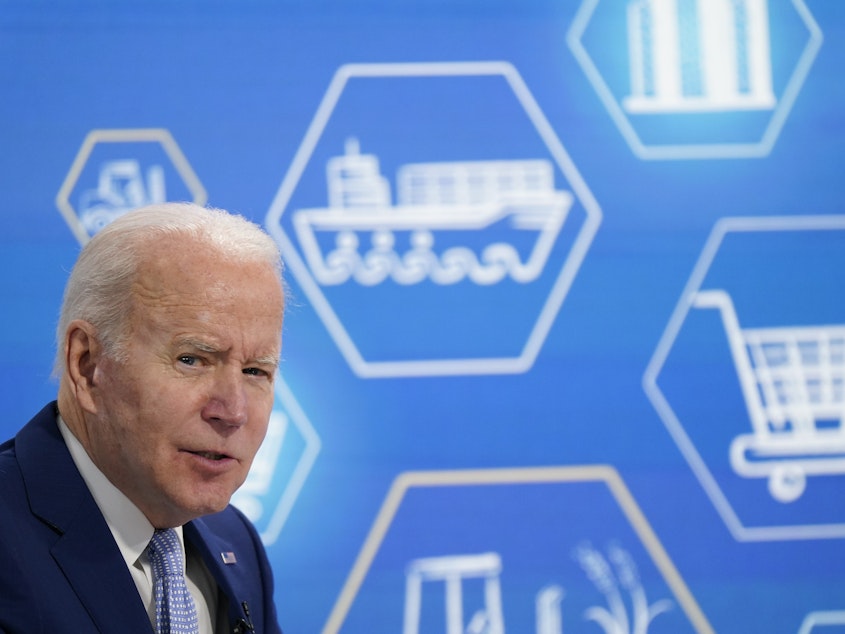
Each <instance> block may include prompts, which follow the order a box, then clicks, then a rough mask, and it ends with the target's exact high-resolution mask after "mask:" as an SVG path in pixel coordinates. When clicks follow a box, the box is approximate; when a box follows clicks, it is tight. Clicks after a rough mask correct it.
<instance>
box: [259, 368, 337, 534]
mask: <svg viewBox="0 0 845 634" xmlns="http://www.w3.org/2000/svg"><path fill="white" fill-rule="evenodd" d="M275 391H276V396H277V397H278V398H279V400H281V401H282V404H283V405H284V409H285V411H286V412H287V413H288V414H289V415H290V420H291V422H292V423H293V424H294V426H295V427H296V428H297V430H298V431H299V433H300V434H301V435H302V439H303V441H304V442H305V449H304V450H303V452H302V455H301V456H300V457H299V460H297V462H296V466H295V467H294V469H293V473H291V476H290V479H289V480H288V482H287V484H286V485H285V488H284V491H283V492H282V495H281V496H280V498H279V501H278V503H277V504H276V508H275V510H274V511H273V515H272V516H271V518H270V521H269V522H268V523H267V527H266V528H265V529H264V530H263V531H261V533H260V535H261V541H262V542H263V543H264V545H265V546H269V545H270V544H273V543H274V542H275V541H276V539H278V537H279V533H281V532H282V528H283V527H284V525H285V522H287V520H288V517H289V516H290V512H291V509H292V508H293V504H294V502H296V499H297V498H298V497H299V494H300V492H301V491H302V486H303V485H304V484H305V480H306V479H307V478H308V474H309V473H310V472H311V469H312V467H313V466H314V463H315V462H316V460H317V454H319V453H320V449H321V447H322V441H321V440H320V435H319V434H318V433H317V430H316V429H314V427H313V426H312V425H311V422H310V421H309V420H308V417H307V416H306V415H305V412H304V411H303V410H302V408H301V407H300V406H299V403H298V402H297V400H296V398H294V395H293V392H291V390H290V388H289V387H288V385H287V383H285V381H284V379H282V378H281V376H279V377H278V378H277V380H276V386H275Z"/></svg>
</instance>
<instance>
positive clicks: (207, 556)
mask: <svg viewBox="0 0 845 634" xmlns="http://www.w3.org/2000/svg"><path fill="white" fill-rule="evenodd" d="M183 530H184V533H185V539H186V540H187V541H188V542H190V543H191V545H192V546H193V547H194V548H196V549H197V552H199V553H200V555H201V556H202V560H203V562H204V563H205V565H206V567H207V568H208V570H209V572H210V573H211V574H212V576H213V577H214V580H215V581H216V582H217V585H218V587H219V588H220V590H221V591H222V593H223V594H224V595H225V597H226V599H227V601H228V614H229V618H228V623H229V624H230V626H232V625H234V624H235V623H236V622H237V621H239V620H241V619H244V618H245V615H244V612H243V608H242V607H241V604H242V602H243V601H244V600H246V599H247V597H245V596H241V595H240V594H239V593H238V588H240V589H243V588H245V587H248V583H247V571H246V570H244V569H243V567H242V566H241V565H240V564H239V563H238V562H237V547H235V546H233V545H232V544H231V543H230V542H228V541H227V540H225V539H222V538H221V537H219V536H217V535H215V534H214V533H212V532H211V530H209V528H208V527H207V526H206V525H205V522H203V521H202V519H199V520H194V521H193V522H189V523H188V524H185V526H184V529H183ZM229 553H233V554H234V559H235V560H234V561H232V560H231V558H230V557H229ZM224 555H226V561H224ZM227 561H228V562H229V563H227ZM241 594H242V593H241Z"/></svg>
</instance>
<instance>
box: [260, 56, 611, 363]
mask: <svg viewBox="0 0 845 634" xmlns="http://www.w3.org/2000/svg"><path fill="white" fill-rule="evenodd" d="M462 75H467V76H484V75H487V76H489V75H500V76H502V77H504V79H505V80H506V81H507V82H508V85H509V86H510V87H511V89H512V90H513V91H514V95H515V96H516V98H517V100H518V101H519V103H520V105H521V106H522V107H523V108H524V109H525V111H526V114H527V115H528V118H529V120H530V121H531V123H532V124H533V125H534V127H535V128H536V129H537V132H538V133H539V134H540V137H541V139H542V140H543V142H544V143H545V144H546V147H547V149H548V150H549V151H550V153H551V155H552V157H553V158H554V160H555V161H556V163H557V165H558V168H559V169H560V170H561V171H562V172H563V174H564V176H566V178H567V180H568V181H569V185H570V187H571V188H572V190H573V192H574V193H575V195H576V197H577V198H578V200H579V201H580V202H581V204H582V205H583V207H584V209H585V211H586V218H585V220H584V223H583V225H582V226H581V228H580V230H579V231H578V235H577V237H576V239H575V241H574V242H573V244H572V247H571V249H570V251H569V254H568V255H567V257H566V260H565V262H564V264H563V268H562V269H561V271H560V273H559V274H558V277H557V279H556V280H555V282H554V285H553V286H552V289H551V291H550V293H549V296H548V298H547V299H546V301H545V303H544V305H543V308H542V310H541V311H540V315H539V317H538V319H537V322H536V323H535V325H534V327H533V329H532V331H531V333H530V335H529V337H528V340H527V341H526V343H525V345H524V346H523V348H522V351H521V352H520V354H519V356H518V357H501V358H484V359H476V358H468V359H439V360H437V359H434V360H410V361H379V362H372V361H367V360H366V359H364V357H363V356H362V355H361V353H360V351H359V350H358V348H357V346H356V345H355V343H354V341H353V340H352V338H351V337H350V335H349V333H347V331H346V329H345V328H344V326H343V324H342V322H341V320H340V318H339V317H338V316H337V314H336V313H335V312H334V310H333V309H332V307H331V305H330V303H329V301H328V300H327V299H326V297H325V296H324V295H323V293H322V291H321V290H320V287H319V285H318V284H317V283H316V281H315V280H314V279H313V277H312V276H311V273H310V272H309V270H308V267H307V266H306V265H305V263H304V262H303V261H302V259H301V258H300V257H299V254H298V252H297V250H296V248H295V247H294V246H293V243H292V242H291V241H290V240H289V239H288V237H287V235H286V234H285V232H284V230H283V229H282V228H281V224H280V220H281V217H282V214H283V213H284V212H285V207H286V206H287V204H288V202H289V200H290V198H291V196H292V195H293V191H294V189H295V188H296V185H297V184H298V183H299V179H300V178H301V176H302V173H303V172H304V171H305V167H306V165H307V163H308V161H309V160H310V158H311V155H312V153H313V151H314V148H315V147H316V145H317V142H318V141H319V138H320V136H321V134H322V132H323V129H324V128H325V126H326V124H327V123H328V120H329V118H330V116H331V114H332V111H333V110H334V108H335V106H336V105H337V102H338V100H339V99H340V95H341V93H342V92H343V89H344V88H345V86H346V83H347V82H348V81H349V79H351V78H353V77H426V76H427V77H433V76H462ZM601 217H602V214H601V209H600V208H599V206H598V203H597V202H596V200H595V199H594V198H593V195H592V193H591V192H590V190H589V189H588V188H587V185H586V183H585V182H584V181H583V179H582V178H581V175H580V174H579V172H578V170H577V169H576V167H575V165H574V163H573V162H572V160H571V159H570V158H569V155H568V154H567V152H566V150H565V149H564V147H563V145H562V144H561V142H560V140H558V138H557V136H556V134H555V133H554V130H553V128H552V126H551V124H550V123H549V122H548V120H547V119H546V117H545V115H544V114H543V112H542V110H541V109H540V106H539V104H537V102H536V101H535V100H534V97H533V95H532V94H531V92H530V91H529V90H528V87H527V86H526V84H525V83H524V81H523V80H522V77H521V76H520V75H519V73H518V71H517V70H516V68H514V66H513V65H511V64H509V63H507V62H423V63H384V64H345V65H343V66H341V67H340V68H339V69H338V70H337V72H336V73H335V75H334V77H333V78H332V80H331V83H330V84H329V88H328V89H327V90H326V93H325V95H324V96H323V99H322V101H321V102H320V105H319V107H318V109H317V112H316V114H315V115H314V118H313V120H312V121H311V124H310V125H309V127H308V130H307V131H306V133H305V137H304V138H303V140H302V143H301V144H300V146H299V148H298V149H297V152H296V154H295V156H294V159H293V161H292V163H291V166H290V168H289V169H288V172H287V174H286V175H285V177H284V180H283V181H282V184H281V186H280V187H279V190H278V192H277V193H276V196H275V197H274V199H273V202H272V203H271V206H270V209H269V211H268V212H267V216H266V220H265V226H266V228H267V230H268V232H269V233H270V235H272V236H273V237H274V238H275V239H276V241H277V242H278V244H279V246H280V248H281V250H282V253H283V255H284V257H285V260H286V261H287V265H288V267H289V269H290V270H291V271H292V272H293V274H294V276H295V277H296V279H297V280H298V282H299V284H300V285H301V286H302V289H303V291H304V292H305V294H306V295H307V296H308V298H309V300H310V301H311V303H312V305H313V306H314V308H315V310H316V311H317V313H318V315H319V316H320V317H321V319H322V321H323V323H324V324H325V326H326V328H327V329H328V330H329V334H330V335H331V337H332V339H334V341H335V343H336V345H337V346H338V348H339V349H340V351H341V354H342V355H343V357H344V358H345V359H346V361H347V363H348V364H349V366H350V367H351V369H352V371H353V372H354V373H355V374H356V375H358V376H359V377H362V378H384V377H412V376H448V375H481V374H518V373H520V372H526V371H527V370H529V369H530V368H531V366H532V365H533V364H534V361H535V360H536V358H537V355H538V354H539V352H540V348H541V347H542V344H543V342H544V341H545V339H546V336H547V334H548V332H549V330H550V329H551V326H552V323H553V322H554V319H555V317H556V316H557V313H558V311H559V310H560V307H561V305H562V304H563V301H564V299H565V297H566V294H567V293H568V291H569V288H570V286H571V284H572V282H573V280H574V278H575V274H576V273H577V271H578V269H579V268H580V265H581V263H582V262H583V260H584V257H585V256H586V253H587V249H588V248H589V246H590V244H591V243H592V240H593V237H594V236H595V234H596V231H597V230H598V226H599V224H600V223H601Z"/></svg>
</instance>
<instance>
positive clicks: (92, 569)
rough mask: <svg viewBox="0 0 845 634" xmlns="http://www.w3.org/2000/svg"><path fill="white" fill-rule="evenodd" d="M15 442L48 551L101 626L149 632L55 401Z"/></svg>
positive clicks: (144, 612)
mask: <svg viewBox="0 0 845 634" xmlns="http://www.w3.org/2000/svg"><path fill="white" fill-rule="evenodd" d="M15 448H16V452H17V455H18V461H19V464H20V467H21V472H22V474H23V477H24V481H25V483H26V487H27V495H28V496H29V501H30V506H31V508H32V512H33V513H34V514H35V515H36V516H37V517H39V519H41V521H43V522H45V523H46V524H48V525H49V526H50V527H51V528H52V529H53V530H54V531H55V533H56V540H55V542H54V543H53V544H52V546H51V553H52V555H53V558H54V559H55V561H56V563H57V564H58V566H59V567H60V568H61V570H62V572H63V573H64V575H65V577H66V578H67V580H68V582H69V583H70V585H71V587H72V588H73V590H74V592H76V595H77V596H78V597H79V600H80V602H81V603H82V604H83V605H84V606H85V609H86V610H87V611H88V613H89V614H90V616H91V619H92V620H93V621H94V622H95V623H96V625H97V628H98V629H99V630H100V631H101V632H126V633H134V632H144V633H145V634H148V633H149V632H150V629H151V628H150V621H149V618H148V616H147V613H146V609H145V608H144V605H143V603H142V601H141V598H140V596H139V595H138V589H137V588H136V587H135V583H134V582H133V580H132V576H131V575H130V573H129V571H128V570H127V569H126V564H125V562H124V560H123V557H122V555H121V554H120V549H119V548H118V547H117V544H116V543H115V541H114V538H113V537H112V534H111V531H110V530H109V528H108V525H107V524H106V521H105V519H104V518H103V515H102V513H100V509H99V508H98V507H97V504H96V502H95V501H94V498H93V497H92V496H91V493H90V492H89V491H88V487H87V486H86V485H85V481H84V480H83V479H82V476H81V475H80V474H79V471H77V469H76V465H74V463H73V459H72V458H71V457H70V453H69V452H68V450H67V447H66V446H65V443H64V439H63V438H62V437H61V433H60V432H59V429H58V425H57V424H56V409H55V404H51V405H49V406H47V407H45V408H44V409H43V410H42V411H41V413H40V414H38V416H36V417H35V418H34V419H33V420H32V422H31V423H30V424H29V425H27V426H26V427H25V428H24V429H23V430H21V432H20V433H19V434H18V436H17V438H16V440H15Z"/></svg>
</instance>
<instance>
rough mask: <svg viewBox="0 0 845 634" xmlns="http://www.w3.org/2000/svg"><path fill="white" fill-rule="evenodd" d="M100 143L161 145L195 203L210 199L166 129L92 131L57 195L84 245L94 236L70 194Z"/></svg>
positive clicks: (66, 219) (66, 215)
mask: <svg viewBox="0 0 845 634" xmlns="http://www.w3.org/2000/svg"><path fill="white" fill-rule="evenodd" d="M98 143H159V144H160V145H161V146H162V148H163V149H164V152H165V154H167V156H168V158H169V159H170V160H171V162H172V163H173V167H175V168H176V171H177V172H178V174H179V176H181V177H182V180H183V181H184V183H185V186H186V187H187V188H188V190H189V191H190V192H191V194H193V196H194V202H195V203H196V204H198V205H204V204H205V203H206V201H207V200H208V195H207V194H206V191H205V188H204V187H203V186H202V183H201V182H200V180H199V178H197V175H196V174H195V173H194V170H193V169H191V165H190V164H189V163H188V159H187V158H185V155H184V154H182V151H181V150H180V149H179V146H178V145H177V144H176V141H175V140H174V139H173V136H171V134H170V132H169V131H168V130H166V129H165V128H128V129H110V130H92V131H91V132H89V133H88V134H87V135H86V136H85V140H84V141H83V142H82V147H80V148H79V151H78V152H77V154H76V158H75V159H74V160H73V163H72V164H71V167H70V171H69V172H68V174H67V176H66V177H65V180H64V182H63V183H62V186H61V187H60V188H59V192H58V194H56V206H57V207H58V208H59V211H60V212H61V213H62V216H63V217H64V219H65V222H67V224H68V226H69V227H70V230H71V231H72V232H73V235H74V236H75V237H76V239H77V240H78V241H79V244H81V245H82V246H85V244H86V243H87V242H88V241H89V240H90V239H91V237H90V236H89V235H88V232H87V231H86V230H85V228H84V227H83V226H82V223H81V222H80V221H79V217H78V216H77V215H76V210H74V208H73V205H72V204H71V203H70V194H71V192H72V191H73V188H74V187H76V183H77V181H78V180H79V175H80V174H81V173H82V170H83V169H84V168H85V164H86V163H87V161H88V157H89V156H90V155H91V152H92V151H93V149H94V146H95V145H97V144H98Z"/></svg>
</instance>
